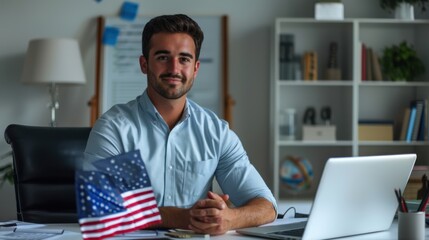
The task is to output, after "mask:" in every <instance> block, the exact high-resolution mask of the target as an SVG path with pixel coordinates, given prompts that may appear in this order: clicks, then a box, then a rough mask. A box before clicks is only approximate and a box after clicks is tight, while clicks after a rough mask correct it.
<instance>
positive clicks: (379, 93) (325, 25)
mask: <svg viewBox="0 0 429 240" xmlns="http://www.w3.org/2000/svg"><path fill="white" fill-rule="evenodd" d="M286 34H287V35H289V36H288V39H292V41H289V42H287V43H288V44H289V45H287V46H289V47H290V43H291V42H293V44H292V45H293V47H292V49H293V52H292V53H293V54H294V56H293V58H289V59H294V61H295V62H294V64H295V65H285V64H284V63H285V62H287V57H285V56H289V57H290V55H288V54H287V53H288V52H286V53H285V51H283V53H284V55H283V57H282V60H285V59H286V61H283V62H282V64H280V40H281V39H282V38H281V37H282V36H284V35H286ZM284 38H285V37H283V39H284ZM427 39H429V20H413V21H403V20H396V19H381V18H379V19H344V20H315V19H311V18H278V19H276V21H275V26H274V37H273V46H272V57H271V62H272V66H273V67H272V72H271V89H270V90H271V94H270V95H271V106H270V116H271V125H270V130H271V132H270V139H271V145H270V146H271V150H272V151H271V152H272V156H271V159H272V161H273V164H272V166H273V169H272V170H273V172H272V173H273V174H272V176H273V179H272V180H273V192H274V195H275V197H276V198H277V199H278V200H282V199H289V198H294V197H297V196H294V195H293V194H290V193H288V192H287V191H285V190H284V189H283V188H282V187H281V183H280V181H279V169H280V168H279V167H280V166H281V164H282V162H283V161H285V157H286V156H297V157H302V158H305V159H308V160H310V161H311V162H312V165H313V170H314V176H315V177H314V181H313V184H312V188H311V189H309V191H306V193H305V195H302V196H301V197H310V198H311V197H314V194H315V192H316V189H317V185H318V181H319V180H320V179H319V178H320V176H321V172H322V169H323V167H324V164H325V162H326V160H327V159H329V158H330V157H335V156H359V155H381V154H401V153H416V154H417V156H418V158H417V159H418V164H419V165H429V141H414V142H405V141H359V120H360V119H374V120H390V121H393V122H394V126H393V129H394V132H393V137H394V139H399V135H400V128H401V127H402V121H403V119H404V112H405V109H406V108H408V107H409V106H410V102H412V101H413V100H416V99H423V100H424V99H427V100H429V44H427ZM402 41H407V42H408V43H410V44H411V45H412V46H413V47H414V49H416V51H417V53H418V56H420V58H421V59H422V61H423V64H424V65H425V67H426V72H425V73H424V74H422V75H421V76H418V77H416V78H415V81H409V82H393V81H362V80H361V79H362V76H361V73H362V69H361V64H362V59H361V53H362V48H361V44H362V43H363V44H365V45H366V46H367V47H370V48H372V50H373V51H374V52H376V53H377V55H378V57H381V56H382V53H383V50H384V49H385V48H386V47H389V46H391V45H392V44H399V43H400V42H402ZM332 42H336V43H337V49H336V50H337V54H336V61H335V62H336V63H337V65H338V68H340V69H341V77H340V78H339V79H342V80H325V79H328V77H327V74H326V72H327V68H328V67H327V66H328V63H331V61H332V58H331V56H330V52H329V47H330V45H331V43H332ZM282 46H283V47H285V43H283V45H282ZM284 49H285V48H283V50H284ZM287 49H290V48H287ZM308 51H314V52H316V53H317V54H316V55H317V61H316V63H317V76H318V77H317V79H318V80H316V81H309V80H307V81H306V80H286V78H302V76H305V75H306V74H302V73H303V71H302V70H301V71H302V72H299V71H298V70H299V68H297V67H296V66H297V65H296V63H298V62H300V61H299V60H297V59H302V56H303V55H304V54H305V53H306V52H308ZM300 63H301V64H302V62H300ZM298 65H299V64H298ZM290 66H294V68H292V69H293V70H294V71H295V72H292V73H293V74H290V73H291V72H287V71H288V70H289V71H291V70H290V69H288V68H287V67H290ZM300 67H301V68H302V66H300ZM297 69H298V70H297ZM280 75H281V76H282V77H280ZM283 78H284V79H283ZM326 106H329V107H330V108H331V110H332V111H331V113H332V114H331V121H330V124H331V125H335V126H336V139H337V140H336V141H302V140H301V139H302V138H303V136H302V135H303V134H302V128H303V120H302V119H303V117H304V116H303V115H304V113H305V112H306V111H307V110H308V109H309V108H313V109H314V110H315V119H316V123H315V124H316V125H321V124H323V121H322V119H321V109H322V108H324V107H326ZM290 108H292V109H294V110H295V112H296V123H295V129H296V134H295V138H296V139H298V140H296V141H286V140H282V139H281V136H280V134H279V130H280V125H279V119H280V112H281V111H284V109H290ZM427 123H428V124H427V125H426V126H428V125H429V122H427ZM426 131H427V133H428V134H429V129H428V130H426Z"/></svg>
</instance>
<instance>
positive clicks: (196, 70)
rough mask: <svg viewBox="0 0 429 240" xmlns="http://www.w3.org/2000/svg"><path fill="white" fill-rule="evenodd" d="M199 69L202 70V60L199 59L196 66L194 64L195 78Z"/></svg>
mask: <svg viewBox="0 0 429 240" xmlns="http://www.w3.org/2000/svg"><path fill="white" fill-rule="evenodd" d="M198 70H200V60H198V61H196V62H195V66H194V78H196V77H197V75H198Z"/></svg>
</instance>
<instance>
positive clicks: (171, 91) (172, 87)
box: [147, 72, 194, 99]
mask: <svg viewBox="0 0 429 240" xmlns="http://www.w3.org/2000/svg"><path fill="white" fill-rule="evenodd" d="M165 77H168V78H178V79H180V80H181V83H182V84H181V85H176V84H169V83H167V82H165V81H164V80H163V78H165ZM147 80H148V85H149V86H150V87H151V88H152V89H154V90H155V92H157V93H158V94H159V95H161V96H162V97H164V98H167V99H179V98H181V97H183V96H184V95H186V94H187V93H188V92H189V91H190V90H191V88H192V85H193V83H194V79H193V78H190V79H187V78H186V76H182V75H174V74H170V73H166V74H161V75H160V76H159V77H156V75H155V74H153V73H152V72H148V74H147Z"/></svg>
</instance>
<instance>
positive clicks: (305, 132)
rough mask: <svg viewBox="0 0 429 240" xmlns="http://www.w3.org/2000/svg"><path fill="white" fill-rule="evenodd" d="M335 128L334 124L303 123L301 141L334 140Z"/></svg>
mask: <svg viewBox="0 0 429 240" xmlns="http://www.w3.org/2000/svg"><path fill="white" fill-rule="evenodd" d="M336 131H337V128H336V127H335V126H334V125H304V126H303V127H302V140H303V141H335V140H336V139H337V137H336Z"/></svg>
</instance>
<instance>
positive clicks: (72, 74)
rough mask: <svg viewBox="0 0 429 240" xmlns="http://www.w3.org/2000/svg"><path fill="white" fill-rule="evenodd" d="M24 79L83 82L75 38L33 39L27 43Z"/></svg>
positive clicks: (29, 80)
mask: <svg viewBox="0 0 429 240" xmlns="http://www.w3.org/2000/svg"><path fill="white" fill-rule="evenodd" d="M21 81H22V82H26V83H59V84H63V83H66V84H83V83H85V73H84V70H83V64H82V57H81V54H80V49H79V44H78V42H77V41H76V40H74V39H64V38H61V39H34V40H31V41H30V43H29V44H28V49H27V54H26V57H25V62H24V70H23V73H22V79H21Z"/></svg>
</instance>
